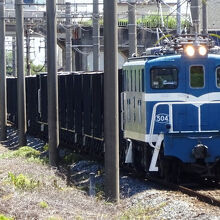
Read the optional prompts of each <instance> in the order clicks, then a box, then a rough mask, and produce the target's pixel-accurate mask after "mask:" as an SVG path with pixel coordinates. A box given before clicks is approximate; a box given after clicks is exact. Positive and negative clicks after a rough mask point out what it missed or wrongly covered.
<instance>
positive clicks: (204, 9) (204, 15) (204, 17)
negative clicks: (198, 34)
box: [202, 0, 208, 34]
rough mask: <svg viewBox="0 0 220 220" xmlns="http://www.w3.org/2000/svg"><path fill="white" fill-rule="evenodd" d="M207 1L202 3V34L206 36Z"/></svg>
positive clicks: (204, 0)
mask: <svg viewBox="0 0 220 220" xmlns="http://www.w3.org/2000/svg"><path fill="white" fill-rule="evenodd" d="M207 1H208V0H203V1H202V33H203V34H208V27H207V26H208V19H207Z"/></svg>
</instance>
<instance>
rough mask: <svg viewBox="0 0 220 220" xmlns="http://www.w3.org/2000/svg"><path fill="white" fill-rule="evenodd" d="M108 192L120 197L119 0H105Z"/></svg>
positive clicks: (116, 198)
mask: <svg viewBox="0 0 220 220" xmlns="http://www.w3.org/2000/svg"><path fill="white" fill-rule="evenodd" d="M104 27H105V28H104V69H105V71H104V139H105V195H106V198H107V199H110V200H111V201H115V202H118V201H119V115H118V114H119V108H118V19H117V0H104Z"/></svg>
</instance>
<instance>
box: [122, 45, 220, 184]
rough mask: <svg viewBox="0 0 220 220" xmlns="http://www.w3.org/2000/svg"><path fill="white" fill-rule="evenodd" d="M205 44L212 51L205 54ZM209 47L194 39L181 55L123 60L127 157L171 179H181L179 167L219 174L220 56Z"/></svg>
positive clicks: (123, 106) (142, 166)
mask: <svg viewBox="0 0 220 220" xmlns="http://www.w3.org/2000/svg"><path fill="white" fill-rule="evenodd" d="M193 45H195V46H193ZM187 46H190V47H191V49H192V50H194V54H193V55H192V54H190V53H189V54H188V50H189V48H187ZM201 47H204V48H203V49H204V51H206V50H207V53H205V54H204V53H202V55H201V54H200V53H199V51H200V50H201ZM208 48H209V46H208V45H207V44H204V41H203V44H200V43H199V42H196V44H195V42H190V43H189V45H187V44H185V45H184V46H183V47H182V49H181V54H178V53H176V52H174V54H173V55H158V56H157V57H152V56H150V57H143V58H133V59H130V60H129V61H128V62H126V63H125V64H124V66H123V84H124V86H123V88H124V91H123V93H122V100H123V101H122V118H123V120H122V128H123V132H124V138H126V139H127V140H128V141H129V148H128V151H127V157H126V160H127V162H133V163H134V164H135V165H137V167H138V169H139V168H140V167H141V168H142V169H145V170H146V171H150V172H158V171H159V173H160V175H162V176H163V177H165V178H166V179H167V180H169V181H176V180H177V178H178V174H180V173H182V172H180V171H188V172H192V173H196V174H198V176H200V177H201V176H202V177H214V178H217V179H220V168H219V167H220V163H219V161H220V114H219V112H220V55H216V54H210V53H208ZM143 154H144V155H143Z"/></svg>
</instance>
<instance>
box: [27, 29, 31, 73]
mask: <svg viewBox="0 0 220 220" xmlns="http://www.w3.org/2000/svg"><path fill="white" fill-rule="evenodd" d="M26 65H27V76H30V75H31V65H30V35H29V30H28V26H27V30H26Z"/></svg>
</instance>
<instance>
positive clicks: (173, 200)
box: [0, 144, 220, 220]
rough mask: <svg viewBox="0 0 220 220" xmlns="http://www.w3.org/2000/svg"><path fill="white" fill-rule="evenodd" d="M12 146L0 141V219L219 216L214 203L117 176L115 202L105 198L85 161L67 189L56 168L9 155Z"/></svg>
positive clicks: (92, 166) (75, 165)
mask: <svg viewBox="0 0 220 220" xmlns="http://www.w3.org/2000/svg"><path fill="white" fill-rule="evenodd" d="M13 146H14V145H13V144H11V145H10V147H7V148H6V147H3V146H2V145H0V220H7V219H19V220H20V219H21V220H24V219H28V220H29V219H42V220H64V219H65V220H66V219H67V220H68V219H77V220H82V219H85V220H87V219H88V220H90V219H91V220H93V219H94V220H95V219H97V220H99V219H100V220H102V219H106V220H109V219H114V220H117V219H119V220H126V219H130V220H133V219H187V220H188V219H197V220H201V219H204V220H207V219H210V220H213V219H220V209H219V208H218V207H213V206H210V205H207V204H204V203H202V202H199V201H198V200H197V199H196V198H191V197H189V196H186V195H183V194H182V193H179V192H173V191H168V190H164V189H159V188H158V187H155V186H153V185H152V184H150V183H148V182H146V183H143V182H140V181H138V180H135V179H132V178H130V177H127V176H121V177H120V190H121V195H120V197H121V200H120V203H119V204H114V203H110V202H107V201H106V200H104V199H103V197H102V195H103V188H102V186H103V176H102V174H101V175H100V174H98V173H97V167H98V166H99V165H96V164H95V163H93V162H92V163H91V162H87V161H78V162H75V163H73V164H72V165H71V172H72V173H71V176H72V179H73V182H74V184H73V185H72V186H71V187H70V186H69V185H67V182H68V180H67V178H66V177H65V175H64V174H62V173H60V171H58V170H56V169H53V168H51V167H50V166H48V165H47V164H46V163H43V162H42V161H41V160H40V159H39V158H38V157H35V156H33V155H32V154H31V153H28V154H27V155H26V156H24V155H23V153H22V154H17V153H14V152H16V151H14V148H13ZM9 148H10V149H13V150H10V149H9ZM35 153H36V152H35ZM35 153H34V154H35ZM90 172H95V173H96V177H95V178H97V179H99V182H98V183H99V184H98V185H96V196H93V197H90V196H88V179H87V177H88V174H89V173H90Z"/></svg>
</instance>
